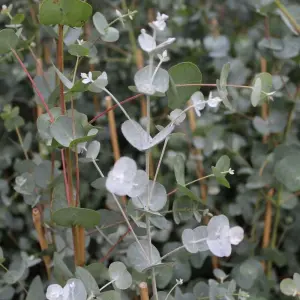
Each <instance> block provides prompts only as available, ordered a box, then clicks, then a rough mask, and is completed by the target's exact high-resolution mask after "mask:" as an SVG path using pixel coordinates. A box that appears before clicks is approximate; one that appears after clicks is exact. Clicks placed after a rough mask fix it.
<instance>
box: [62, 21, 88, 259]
mask: <svg viewBox="0 0 300 300" xmlns="http://www.w3.org/2000/svg"><path fill="white" fill-rule="evenodd" d="M63 31H64V26H63V25H59V26H58V41H57V66H58V69H59V71H60V72H62V73H63V71H64V32H63ZM76 65H78V62H77V63H76ZM59 102H60V111H61V114H62V115H64V114H65V113H66V103H65V96H64V85H63V83H62V81H61V80H60V81H59ZM72 115H73V114H72ZM61 155H62V161H63V171H64V181H65V187H66V196H67V199H68V203H69V206H74V205H75V204H76V201H74V199H73V198H74V197H73V173H72V160H71V151H70V149H69V148H68V149H65V151H64V150H62V151H61ZM78 172H79V170H77V173H76V174H77V175H79V173H78ZM77 180H78V179H77ZM78 202H79V200H78ZM72 234H73V243H74V261H75V265H84V255H85V248H84V246H85V245H84V244H85V243H84V230H83V228H82V227H80V226H73V227H72Z"/></svg>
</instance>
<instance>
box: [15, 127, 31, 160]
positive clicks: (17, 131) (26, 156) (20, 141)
mask: <svg viewBox="0 0 300 300" xmlns="http://www.w3.org/2000/svg"><path fill="white" fill-rule="evenodd" d="M16 133H17V136H18V140H19V143H20V146H21V148H22V150H23V153H24V156H25V158H26V160H28V159H29V157H28V153H27V151H26V149H25V148H24V144H23V139H22V136H21V133H20V130H19V128H18V127H16Z"/></svg>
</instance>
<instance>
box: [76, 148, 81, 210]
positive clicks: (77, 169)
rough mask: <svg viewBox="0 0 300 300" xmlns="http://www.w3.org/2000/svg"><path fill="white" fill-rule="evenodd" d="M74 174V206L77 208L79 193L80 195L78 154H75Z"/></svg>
mask: <svg viewBox="0 0 300 300" xmlns="http://www.w3.org/2000/svg"><path fill="white" fill-rule="evenodd" d="M75 172H76V201H75V206H76V207H77V206H79V193H80V173H79V162H78V153H77V152H75Z"/></svg>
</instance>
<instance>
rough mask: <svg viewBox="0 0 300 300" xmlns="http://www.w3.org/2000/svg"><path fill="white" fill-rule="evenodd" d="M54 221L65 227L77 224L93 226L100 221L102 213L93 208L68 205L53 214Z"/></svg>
mask: <svg viewBox="0 0 300 300" xmlns="http://www.w3.org/2000/svg"><path fill="white" fill-rule="evenodd" d="M52 218H53V221H54V222H55V223H56V224H57V225H60V226H63V227H72V226H75V225H79V226H82V227H84V228H93V227H95V226H97V225H98V224H99V222H100V214H99V213H98V212H96V211H94V210H92V209H87V208H79V207H67V208H62V209H59V210H57V211H56V212H54V213H53V215H52Z"/></svg>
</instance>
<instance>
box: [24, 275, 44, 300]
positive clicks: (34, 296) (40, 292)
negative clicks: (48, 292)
mask: <svg viewBox="0 0 300 300" xmlns="http://www.w3.org/2000/svg"><path fill="white" fill-rule="evenodd" d="M44 295H45V294H44V286H43V283H42V280H41V278H40V276H36V277H35V278H34V279H33V280H32V282H31V284H30V287H29V290H28V294H27V296H26V299H25V300H41V299H44Z"/></svg>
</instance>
